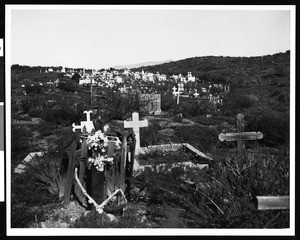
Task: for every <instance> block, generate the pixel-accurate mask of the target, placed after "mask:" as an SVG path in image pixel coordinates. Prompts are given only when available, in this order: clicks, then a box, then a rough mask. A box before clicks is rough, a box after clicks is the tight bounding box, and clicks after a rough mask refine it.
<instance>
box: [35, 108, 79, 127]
mask: <svg viewBox="0 0 300 240" xmlns="http://www.w3.org/2000/svg"><path fill="white" fill-rule="evenodd" d="M83 117H84V116H83V114H82V112H80V111H77V110H75V109H72V108H70V107H67V106H65V105H62V106H61V108H55V109H45V110H43V112H42V115H41V118H42V119H43V120H44V121H47V122H53V123H55V124H58V125H61V124H65V125H71V124H72V123H74V122H78V121H80V119H82V118H83Z"/></svg>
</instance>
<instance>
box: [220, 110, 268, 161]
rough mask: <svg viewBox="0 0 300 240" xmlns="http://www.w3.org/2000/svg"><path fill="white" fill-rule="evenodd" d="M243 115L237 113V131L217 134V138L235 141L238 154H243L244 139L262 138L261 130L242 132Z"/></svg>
mask: <svg viewBox="0 0 300 240" xmlns="http://www.w3.org/2000/svg"><path fill="white" fill-rule="evenodd" d="M243 120H244V115H243V114H242V113H239V114H238V115H237V133H226V134H223V133H221V134H219V139H220V140H221V141H237V146H238V155H239V156H241V155H242V154H243V149H244V147H245V140H256V139H262V138H263V134H262V133H261V132H244V121H243Z"/></svg>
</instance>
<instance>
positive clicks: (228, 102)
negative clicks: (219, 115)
mask: <svg viewBox="0 0 300 240" xmlns="http://www.w3.org/2000/svg"><path fill="white" fill-rule="evenodd" d="M253 103H254V102H253V100H252V99H251V97H250V96H248V95H246V94H243V93H236V92H230V93H229V94H228V95H226V96H225V97H224V99H223V105H222V106H221V108H220V109H221V112H223V114H224V115H227V116H229V115H234V114H237V113H239V112H245V109H247V108H250V107H251V106H253Z"/></svg>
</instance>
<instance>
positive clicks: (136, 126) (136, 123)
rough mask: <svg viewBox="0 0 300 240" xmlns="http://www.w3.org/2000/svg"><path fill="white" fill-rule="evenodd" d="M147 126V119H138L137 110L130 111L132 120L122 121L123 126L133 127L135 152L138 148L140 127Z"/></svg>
mask: <svg viewBox="0 0 300 240" xmlns="http://www.w3.org/2000/svg"><path fill="white" fill-rule="evenodd" d="M141 127H148V120H147V119H145V120H142V121H139V114H138V113H137V112H133V113H132V121H124V128H133V132H134V134H135V137H136V143H135V152H136V153H138V152H139V150H140V128H141Z"/></svg>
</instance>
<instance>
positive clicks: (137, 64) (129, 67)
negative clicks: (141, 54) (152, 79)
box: [113, 59, 172, 69]
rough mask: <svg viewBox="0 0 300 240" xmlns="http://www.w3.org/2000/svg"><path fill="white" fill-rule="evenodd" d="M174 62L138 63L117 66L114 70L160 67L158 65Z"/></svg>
mask: <svg viewBox="0 0 300 240" xmlns="http://www.w3.org/2000/svg"><path fill="white" fill-rule="evenodd" d="M171 61H172V60H171V59H170V60H166V61H151V62H143V63H136V64H129V65H117V66H114V67H113V68H115V69H124V68H127V69H131V68H139V67H146V66H153V65H158V64H163V63H168V62H171Z"/></svg>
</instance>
